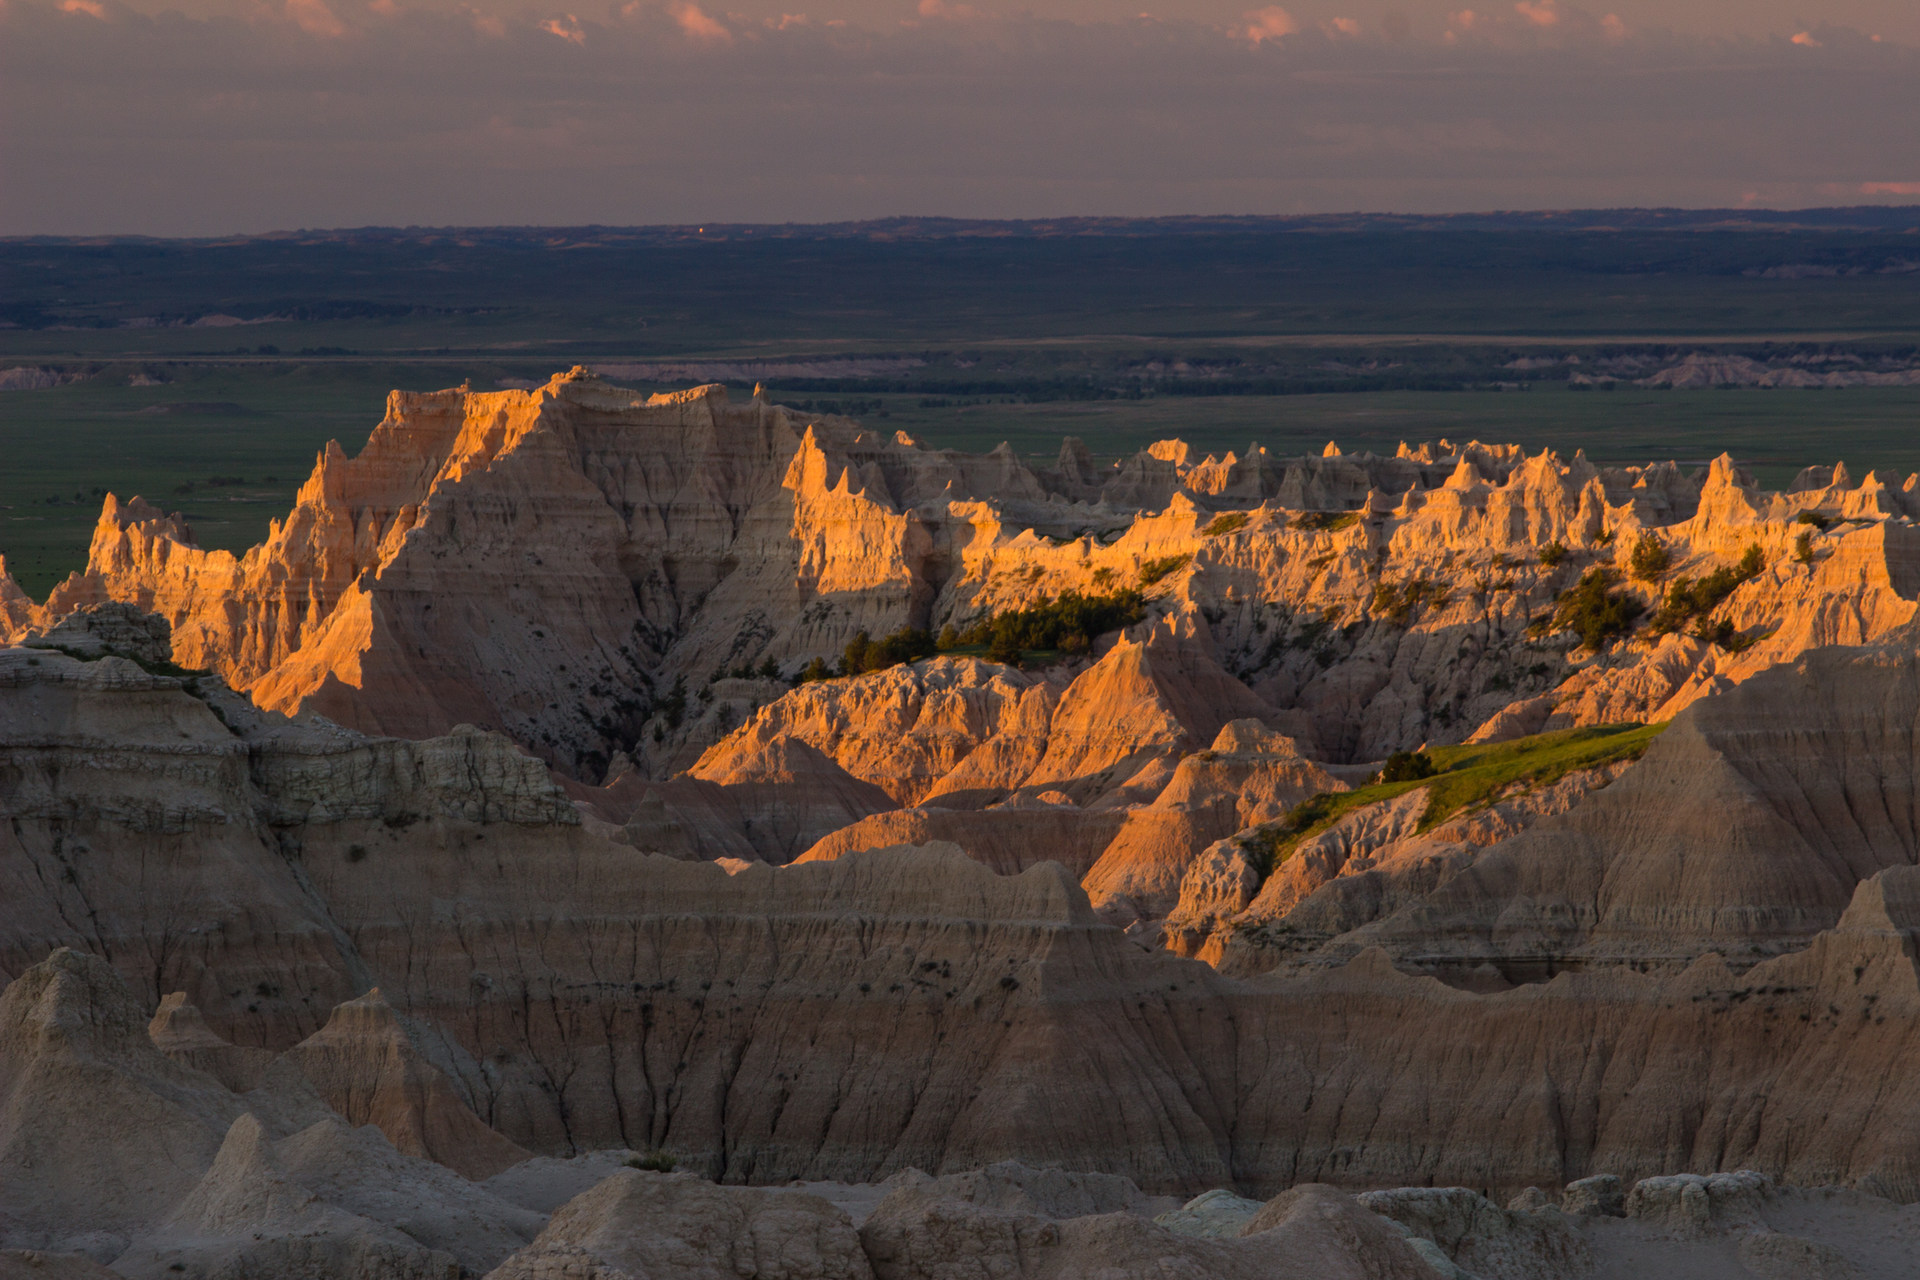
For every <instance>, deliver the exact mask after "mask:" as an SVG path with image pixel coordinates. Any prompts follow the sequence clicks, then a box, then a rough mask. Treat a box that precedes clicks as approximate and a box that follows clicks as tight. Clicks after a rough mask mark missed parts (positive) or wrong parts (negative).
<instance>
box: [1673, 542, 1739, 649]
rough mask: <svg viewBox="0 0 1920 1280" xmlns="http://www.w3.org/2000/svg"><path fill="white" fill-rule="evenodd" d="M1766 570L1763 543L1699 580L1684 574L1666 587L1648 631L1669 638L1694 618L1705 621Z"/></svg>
mask: <svg viewBox="0 0 1920 1280" xmlns="http://www.w3.org/2000/svg"><path fill="white" fill-rule="evenodd" d="M1765 567H1766V557H1765V556H1764V555H1763V554H1762V553H1761V551H1760V544H1759V543H1757V542H1755V543H1750V544H1749V545H1748V546H1747V550H1746V553H1745V554H1744V555H1742V556H1741V557H1740V563H1739V564H1737V565H1735V566H1733V567H1731V568H1728V567H1726V566H1724V565H1723V566H1722V567H1720V568H1718V569H1715V570H1714V571H1713V572H1712V573H1710V574H1708V575H1707V576H1706V577H1704V578H1701V579H1699V580H1698V581H1695V580H1693V579H1691V578H1688V577H1685V576H1684V575H1683V576H1681V577H1678V578H1675V579H1674V580H1673V585H1672V586H1670V587H1668V588H1667V598H1666V599H1665V600H1663V601H1661V603H1660V607H1659V609H1657V610H1655V611H1654V615H1653V621H1652V622H1651V623H1649V624H1648V629H1649V630H1651V631H1652V632H1653V634H1655V635H1666V634H1667V633H1668V632H1670V631H1678V630H1680V628H1682V627H1684V626H1685V625H1686V624H1687V623H1688V622H1689V621H1690V620H1691V619H1694V618H1704V617H1705V616H1706V615H1707V614H1710V613H1712V612H1713V611H1714V610H1715V609H1717V608H1719V607H1720V602H1721V601H1723V600H1725V599H1726V598H1727V597H1728V596H1730V595H1732V594H1733V593H1734V590H1735V589H1736V588H1737V587H1739V585H1740V584H1741V583H1743V582H1745V581H1747V580H1748V579H1749V578H1753V577H1757V576H1759V573H1760V571H1761V570H1762V569H1763V568H1765ZM1703 638H1704V637H1703Z"/></svg>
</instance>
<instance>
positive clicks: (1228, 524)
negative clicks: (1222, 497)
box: [1200, 511, 1247, 538]
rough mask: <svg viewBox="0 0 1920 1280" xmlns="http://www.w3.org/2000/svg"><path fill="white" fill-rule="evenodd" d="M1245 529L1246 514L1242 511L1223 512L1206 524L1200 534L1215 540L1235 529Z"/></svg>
mask: <svg viewBox="0 0 1920 1280" xmlns="http://www.w3.org/2000/svg"><path fill="white" fill-rule="evenodd" d="M1246 527H1247V513H1246V512H1244V511H1223V512H1221V513H1220V514H1219V515H1217V516H1215V517H1214V518H1213V519H1212V520H1209V521H1208V522H1207V527H1206V528H1204V529H1202V530H1201V531H1200V532H1201V533H1203V534H1205V535H1206V536H1207V537H1209V538H1217V537H1219V536H1220V535H1221V534H1223V533H1232V532H1233V531H1234V530H1235V529H1244V528H1246Z"/></svg>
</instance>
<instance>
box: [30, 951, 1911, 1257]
mask: <svg viewBox="0 0 1920 1280" xmlns="http://www.w3.org/2000/svg"><path fill="white" fill-rule="evenodd" d="M384 1009H385V1006H384V1003H383V1002H381V1001H379V999H378V997H377V996H376V997H371V998H369V999H367V1000H362V1001H358V1002H355V1006H354V1007H348V1006H343V1007H342V1008H341V1009H340V1010H338V1011H336V1012H335V1013H334V1015H333V1017H332V1018H331V1019H330V1021H329V1033H331V1034H323V1035H322V1036H317V1037H313V1038H311V1039H310V1040H309V1041H308V1042H306V1043H305V1044H303V1045H302V1046H300V1047H298V1048H296V1049H294V1050H292V1051H290V1052H288V1053H284V1054H278V1055H275V1054H265V1055H264V1056H256V1055H248V1054H245V1053H241V1052H239V1051H235V1050H234V1048H233V1046H231V1045H225V1046H224V1048H225V1054H224V1057H223V1053H222V1046H223V1044H224V1042H222V1041H220V1040H219V1039H218V1037H217V1036H215V1035H213V1034H212V1033H211V1032H210V1031H208V1030H207V1029H206V1028H205V1027H204V1026H203V1025H201V1024H199V1023H198V1022H197V1021H196V1020H195V1018H194V1014H193V1008H192V1006H191V1005H188V1004H186V1003H185V1002H184V1001H183V1000H182V999H181V998H180V997H178V996H174V997H170V998H169V1000H168V1001H167V1002H165V1004H164V1006H163V1008H162V1009H161V1011H160V1013H159V1015H158V1016H157V1017H156V1018H155V1019H154V1021H153V1024H152V1026H151V1027H145V1026H143V1025H142V1023H141V1014H142V1012H143V1011H142V1009H141V1007H140V1005H139V1004H138V1003H137V1002H136V1001H135V1000H134V998H133V996H132V993H131V992H130V991H129V990H128V988H127V987H126V985H125V984H124V983H123V982H122V981H121V980H120V978H119V976H118V975H117V974H116V973H115V972H114V971H113V969H112V968H111V967H110V966H108V965H107V964H106V963H104V962H103V961H101V960H99V959H97V958H95V957H92V956H87V955H84V954H81V953H79V952H75V951H71V950H65V949H63V950H60V951H57V952H55V953H54V954H53V955H52V956H51V957H49V958H48V959H47V960H45V961H43V962H41V963H39V964H37V965H35V966H33V967H32V968H30V969H29V970H27V972H26V973H24V974H22V975H21V976H20V977H19V978H18V979H16V980H15V981H14V982H13V983H11V984H10V985H9V986H8V987H7V988H6V989H5V990H4V992H0V1276H5V1277H7V1278H8V1280H13V1277H17V1276H18V1277H28V1276H32V1277H41V1278H42V1280H49V1278H59V1280H95V1278H98V1277H112V1276H120V1277H126V1278H129V1280H167V1278H168V1277H173V1276H188V1277H197V1278H202V1280H205V1278H211V1277H233V1276H302V1277H310V1278H311V1280H334V1278H336V1277H337V1278H339V1280H401V1278H413V1277H418V1278H420V1280H454V1278H455V1277H458V1276H478V1275H482V1274H484V1275H486V1276H487V1277H488V1278H489V1280H539V1278H545V1277H555V1276H573V1277H601V1278H603V1280H616V1278H618V1277H637V1276H672V1277H676V1280H756V1278H759V1280H969V1278H971V1277H979V1276H1000V1277H1031V1278H1032V1280H1065V1278H1066V1277H1075V1276H1089V1275H1100V1276H1103V1277H1110V1278H1112V1280H1132V1278H1136V1277H1137V1278H1138V1280H1161V1278H1163V1277H1166V1276H1169V1275H1181V1276H1188V1275H1190V1276H1196V1277H1198V1276H1206V1277H1210V1278H1212V1280H1240V1278H1241V1277H1244V1278H1245V1280H1288V1278H1290V1277H1299V1278H1300V1280H1308V1278H1309V1277H1311V1278H1312V1280H1349V1278H1350V1280H1460V1277H1467V1276H1471V1277H1476V1278H1477V1280H1584V1278H1585V1277H1589V1276H1610V1275H1621V1274H1628V1273H1629V1271H1623V1270H1622V1268H1623V1267H1624V1268H1627V1269H1629V1270H1630V1271H1631V1273H1632V1274H1638V1275H1662V1274H1668V1275H1678V1274H1682V1273H1683V1271H1684V1273H1685V1274H1691V1275H1702V1274H1715V1275H1730V1276H1759V1277H1765V1278H1769V1280H1771V1278H1773V1277H1825V1276H1854V1277H1875V1278H1877V1277H1889V1278H1891V1277H1895V1276H1901V1275H1907V1274H1911V1266H1912V1263H1913V1261H1914V1259H1915V1258H1916V1256H1920V1254H1917V1253H1916V1250H1920V1214H1916V1212H1915V1210H1913V1209H1912V1208H1901V1207H1899V1206H1896V1205H1895V1204H1894V1203H1893V1202H1891V1201H1889V1200H1886V1199H1884V1198H1880V1197H1876V1196H1873V1195H1870V1194H1866V1193H1862V1192H1858V1191H1841V1190H1838V1189H1834V1188H1827V1189H1822V1190H1816V1191H1803V1190H1798V1189H1794V1188H1787V1187H1780V1186H1777V1185H1775V1184H1774V1183H1773V1182H1772V1181H1771V1180H1770V1179H1768V1178H1767V1177H1765V1176H1763V1175H1761V1174H1759V1173H1756V1172H1751V1171H1746V1172H1739V1173H1734V1174H1716V1175H1712V1176H1706V1177H1703V1176H1694V1175H1683V1176H1677V1177H1655V1178H1647V1179H1642V1180H1640V1181H1639V1182H1638V1183H1637V1184H1632V1185H1631V1186H1630V1187H1629V1186H1628V1184H1624V1183H1623V1182H1622V1180H1621V1179H1620V1178H1618V1177H1615V1176H1613V1175H1599V1176H1594V1177H1589V1178H1586V1179H1584V1180H1581V1181H1576V1182H1574V1183H1573V1184H1571V1185H1569V1186H1568V1187H1566V1188H1565V1190H1564V1191H1557V1190H1556V1191H1553V1192H1547V1191H1544V1190H1542V1189H1540V1188H1537V1187H1534V1188H1528V1189H1527V1190H1526V1191H1525V1192H1523V1193H1522V1194H1521V1195H1519V1196H1518V1197H1516V1198H1515V1199H1514V1201H1513V1202H1512V1203H1511V1204H1510V1205H1508V1206H1507V1207H1506V1208H1504V1209H1502V1208H1500V1207H1499V1206H1498V1205H1497V1204H1495V1203H1493V1202H1490V1201H1489V1200H1488V1199H1486V1198H1485V1197H1484V1196H1482V1195H1480V1194H1478V1193H1476V1192H1474V1191H1471V1190H1468V1189H1467V1188H1464V1187H1453V1188H1432V1187H1409V1188H1400V1189H1389V1190H1375V1191H1370V1192H1366V1193H1364V1194H1361V1195H1359V1196H1358V1197H1355V1196H1352V1195H1350V1194H1348V1193H1345V1192H1343V1191H1341V1190H1339V1189H1337V1188H1334V1187H1331V1186H1327V1185H1323V1184H1318V1183H1311V1182H1309V1183H1303V1184H1300V1185H1296V1186H1294V1187H1293V1188H1291V1189H1290V1190H1287V1191H1285V1192H1282V1193H1281V1194H1279V1195H1277V1196H1275V1197H1274V1198H1273V1199H1271V1200H1269V1201H1267V1202H1265V1203H1262V1202H1260V1201H1258V1200H1247V1199H1243V1198H1241V1197H1239V1196H1238V1195H1236V1194H1234V1193H1233V1192H1232V1191H1231V1190H1228V1189H1225V1188H1218V1189H1215V1190H1211V1191H1208V1192H1206V1193H1204V1194H1202V1195H1200V1196H1198V1197H1195V1198H1193V1199H1192V1200H1190V1201H1188V1202H1187V1203H1185V1204H1181V1202H1180V1201H1179V1200H1177V1199H1176V1200H1173V1201H1172V1202H1171V1203H1170V1204H1168V1203H1166V1202H1164V1201H1155V1200H1154V1199H1152V1198H1149V1197H1147V1196H1145V1195H1143V1194H1142V1193H1141V1192H1140V1190H1139V1189H1138V1187H1136V1186H1135V1185H1134V1184H1133V1183H1132V1182H1131V1181H1129V1180H1127V1179H1125V1178H1122V1177H1116V1176H1112V1175H1102V1174H1085V1173H1071V1172H1067V1171H1064V1170H1062V1169H1059V1168H1057V1167H1039V1168H1037V1167H1033V1166H1029V1165H1025V1164H1021V1163H1019V1162H1001V1163H997V1164H993V1165H989V1166H985V1167H983V1168H980V1169H976V1170H971V1171H966V1172H960V1173H951V1174H946V1175H943V1176H938V1177H935V1176H930V1175H928V1174H926V1173H924V1172H921V1171H920V1170H918V1169H911V1168H909V1169H906V1170H903V1171H902V1172H900V1173H898V1174H896V1175H895V1176H893V1177H892V1178H890V1179H888V1180H887V1181H885V1182H884V1183H882V1184H880V1185H878V1186H866V1187H852V1186H846V1185H844V1184H830V1183H818V1182H815V1183H810V1184H805V1185H801V1186H796V1187H793V1188H750V1187H744V1186H738V1185H724V1184H716V1183H714V1182H712V1181H709V1180H707V1179H704V1178H701V1177H698V1176H695V1175H693V1174H690V1173H678V1172H665V1171H649V1170H648V1166H658V1165H661V1164H670V1163H671V1161H670V1160H667V1159H665V1158H664V1157H663V1156H662V1155H660V1154H659V1153H655V1154H653V1155H650V1156H647V1157H644V1158H643V1157H640V1156H638V1155H636V1154H635V1153H634V1152H632V1151H629V1150H611V1151H599V1152H593V1153H591V1154H585V1155H581V1156H577V1157H574V1158H573V1159H568V1160H554V1159H541V1158H530V1157H526V1156H525V1155H524V1153H523V1154H522V1155H521V1156H520V1158H518V1159H515V1160H513V1161H512V1162H511V1163H509V1164H508V1165H507V1166H506V1167H505V1168H503V1169H502V1170H500V1171H499V1172H497V1173H495V1174H493V1175H492V1176H491V1177H489V1178H487V1179H485V1180H469V1178H464V1177H461V1176H460V1175H459V1174H457V1173H455V1172H454V1171H453V1170H451V1169H449V1168H446V1167H445V1163H446V1161H447V1156H448V1155H453V1156H454V1158H455V1159H458V1158H460V1156H462V1155H465V1154H468V1153H467V1152H465V1151H463V1152H458V1153H443V1154H442V1156H441V1160H442V1162H441V1163H435V1162H434V1161H432V1160H428V1159H423V1158H421V1157H419V1156H417V1155H413V1154H409V1153H407V1152H406V1151H404V1150H402V1149H401V1146H402V1145H404V1143H402V1144H401V1145H396V1143H395V1142H394V1141H393V1140H392V1139H393V1135H394V1133H395V1132H396V1131H400V1132H403V1133H405V1132H408V1131H409V1126H410V1125H411V1124H414V1123H417V1122H418V1121H419V1120H420V1119H421V1118H422V1116H421V1115H420V1114H418V1109H416V1111H415V1113H413V1114H408V1113H407V1110H406V1109H405V1108H401V1109H400V1110H397V1111H396V1110H392V1109H389V1110H387V1111H385V1112H383V1113H382V1114H381V1115H380V1116H378V1117H377V1118H376V1120H375V1123H372V1124H368V1125H365V1126H363V1127H359V1128H355V1127H353V1123H352V1121H351V1119H350V1118H349V1117H348V1116H347V1115H345V1114H343V1113H342V1112H341V1111H339V1110H337V1109H336V1108H337V1106H338V1105H339V1103H340V1100H341V1099H342V1098H346V1099H353V1098H359V1097H366V1096H379V1095H381V1094H383V1093H385V1092H386V1091H389V1090H390V1089H391V1088H392V1087H393V1085H394V1084H395V1083H396V1081H397V1080H399V1079H402V1078H408V1079H414V1080H419V1079H423V1078H431V1077H433V1076H434V1075H436V1074H437V1069H436V1068H434V1067H432V1066H431V1065H422V1066H419V1067H418V1068H417V1069H415V1070H412V1071H408V1070H406V1069H403V1068H400V1067H397V1066H396V1063H395V1059H394V1055H395V1052H396V1046H397V1045H402V1044H404V1045H407V1046H409V1047H408V1048H407V1049H406V1050H404V1051H403V1052H417V1050H416V1049H413V1048H412V1047H411V1038H412V1033H411V1032H409V1031H407V1030H405V1029H404V1027H403V1025H402V1024H401V1023H399V1022H396V1021H395V1020H394V1018H393V1017H392V1015H391V1014H390V1013H386V1014H383V1015H380V1016H374V1015H373V1011H375V1010H384ZM370 1017H371V1018H372V1024H370V1022H369V1019H370ZM316 1050H318V1051H319V1052H320V1055H321V1056H319V1057H317V1056H316ZM195 1055H198V1057H199V1058H200V1060H203V1061H206V1062H208V1063H209V1065H215V1066H224V1067H226V1068H227V1069H230V1070H231V1069H234V1068H235V1067H236V1066H238V1065H239V1064H241V1063H246V1064H247V1065H248V1068H249V1070H250V1078H249V1079H248V1080H247V1081H245V1082H244V1083H246V1084H247V1085H249V1086H250V1087H247V1088H245V1089H239V1088H232V1087H229V1086H228V1085H227V1084H225V1083H223V1082H222V1081H221V1080H220V1079H219V1078H217V1077H216V1076H215V1075H213V1074H211V1073H209V1072H207V1071H203V1070H201V1069H199V1068H197V1067H195V1066H193V1065H191V1064H190V1062H189V1061H188V1060H189V1059H191V1058H193V1057H194V1056H195ZM317 1062H318V1064H319V1065H318V1070H317V1072H316V1063H317ZM316 1076H317V1078H316ZM329 1088H330V1089H331V1090H332V1091H333V1092H332V1093H331V1094H330V1095H329V1097H328V1099H327V1100H326V1101H323V1100H322V1097H321V1094H322V1093H324V1092H327V1090H328V1089H329ZM428 1093H431V1090H429V1091H428ZM329 1102H332V1103H334V1105H333V1106H330V1105H329ZM436 1109H437V1111H438V1112H439V1114H438V1115H437V1116H436V1115H435V1114H433V1113H434V1112H435V1111H436ZM426 1111H427V1112H428V1113H429V1114H427V1116H426V1117H425V1118H426V1119H427V1120H428V1121H429V1122H430V1123H431V1122H432V1121H434V1120H435V1119H438V1120H439V1121H440V1122H442V1123H445V1122H446V1121H448V1119H449V1118H450V1117H451V1116H452V1115H453V1114H454V1113H455V1112H456V1111H457V1112H459V1113H461V1114H464V1115H465V1116H466V1118H467V1119H468V1120H469V1121H470V1122H474V1123H477V1121H473V1117H472V1114H471V1112H466V1111H465V1110H464V1108H461V1107H460V1105H459V1104H458V1103H457V1102H453V1101H451V1100H449V1099H446V1098H444V1097H443V1098H441V1099H440V1100H439V1101H438V1102H433V1101H428V1102H427V1104H426ZM850 1210H851V1212H850ZM856 1215H857V1216H856ZM1635 1268H1637V1270H1633V1269H1635ZM1703 1268H1704V1269H1703Z"/></svg>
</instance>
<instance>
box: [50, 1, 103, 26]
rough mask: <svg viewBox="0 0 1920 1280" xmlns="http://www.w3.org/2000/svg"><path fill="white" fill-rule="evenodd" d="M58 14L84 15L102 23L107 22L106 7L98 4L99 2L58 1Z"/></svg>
mask: <svg viewBox="0 0 1920 1280" xmlns="http://www.w3.org/2000/svg"><path fill="white" fill-rule="evenodd" d="M60 12H62V13H84V14H86V15H87V16H88V17H90V18H98V19H100V20H101V21H102V22H105V21H106V20H107V10H106V6H105V5H102V4H101V3H99V0H60Z"/></svg>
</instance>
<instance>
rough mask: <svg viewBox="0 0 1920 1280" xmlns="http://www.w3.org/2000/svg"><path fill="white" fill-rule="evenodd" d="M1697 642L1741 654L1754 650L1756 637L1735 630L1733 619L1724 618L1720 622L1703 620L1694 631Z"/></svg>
mask: <svg viewBox="0 0 1920 1280" xmlns="http://www.w3.org/2000/svg"><path fill="white" fill-rule="evenodd" d="M1693 638H1694V639H1695V640H1701V641H1705V642H1706V643H1708V644H1713V645H1718V646H1720V648H1722V649H1725V650H1726V651H1727V652H1728V653H1740V652H1743V651H1744V650H1747V649H1751V648H1753V644H1754V637H1753V636H1750V635H1746V634H1743V633H1742V632H1740V631H1737V630H1735V629H1734V625H1733V620H1732V619H1731V618H1722V619H1720V621H1718V622H1708V621H1707V620H1706V619H1705V618H1702V619H1701V620H1700V622H1699V623H1698V625H1696V626H1695V627H1694V629H1693Z"/></svg>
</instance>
